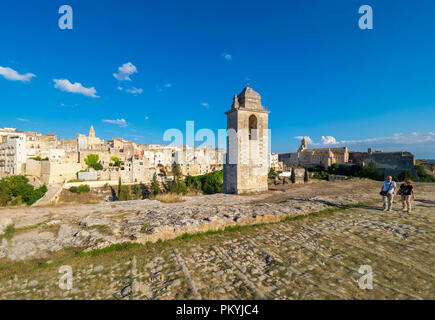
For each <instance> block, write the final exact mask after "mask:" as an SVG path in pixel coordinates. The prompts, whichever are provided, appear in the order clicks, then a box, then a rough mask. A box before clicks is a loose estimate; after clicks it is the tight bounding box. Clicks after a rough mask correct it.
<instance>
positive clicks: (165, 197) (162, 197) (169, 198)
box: [150, 193, 184, 203]
mask: <svg viewBox="0 0 435 320" xmlns="http://www.w3.org/2000/svg"><path fill="white" fill-rule="evenodd" d="M150 199H152V200H159V201H161V202H164V203H174V202H183V201H184V200H183V198H182V197H181V196H180V195H179V194H174V193H165V194H158V195H153V196H151V197H150Z"/></svg>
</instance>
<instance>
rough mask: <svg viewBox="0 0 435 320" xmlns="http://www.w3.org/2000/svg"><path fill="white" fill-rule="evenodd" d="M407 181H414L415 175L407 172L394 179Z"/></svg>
mask: <svg viewBox="0 0 435 320" xmlns="http://www.w3.org/2000/svg"><path fill="white" fill-rule="evenodd" d="M405 179H409V180H414V175H413V174H412V172H411V171H409V170H405V171H403V172H402V173H401V174H399V175H398V176H396V177H393V180H394V181H404V180H405Z"/></svg>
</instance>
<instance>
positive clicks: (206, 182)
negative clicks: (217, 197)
mask: <svg viewBox="0 0 435 320" xmlns="http://www.w3.org/2000/svg"><path fill="white" fill-rule="evenodd" d="M185 182H186V186H187V187H188V188H191V189H196V190H201V191H202V192H203V193H204V194H214V193H221V192H223V187H224V174H223V171H222V170H220V171H214V172H210V173H207V174H204V175H201V176H196V177H192V176H187V177H186V179H185Z"/></svg>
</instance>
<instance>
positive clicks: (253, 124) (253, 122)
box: [249, 115, 257, 140]
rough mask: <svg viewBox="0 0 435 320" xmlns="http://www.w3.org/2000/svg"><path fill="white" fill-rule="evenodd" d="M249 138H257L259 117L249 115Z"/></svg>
mask: <svg viewBox="0 0 435 320" xmlns="http://www.w3.org/2000/svg"><path fill="white" fill-rule="evenodd" d="M249 140H257V117H256V116H254V115H252V116H250V117H249Z"/></svg>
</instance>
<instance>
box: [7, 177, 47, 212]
mask: <svg viewBox="0 0 435 320" xmlns="http://www.w3.org/2000/svg"><path fill="white" fill-rule="evenodd" d="M46 192H47V187H46V186H45V185H43V186H41V187H39V188H37V189H35V188H34V187H33V186H32V185H31V184H29V180H28V179H27V178H26V177H24V176H10V177H6V178H4V179H1V180H0V206H6V205H8V204H12V205H20V204H22V203H26V204H27V205H32V204H34V203H35V202H36V201H38V200H39V199H41V198H42V197H43V196H44V195H45V193H46Z"/></svg>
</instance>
